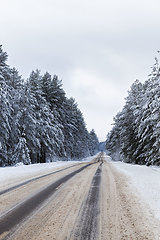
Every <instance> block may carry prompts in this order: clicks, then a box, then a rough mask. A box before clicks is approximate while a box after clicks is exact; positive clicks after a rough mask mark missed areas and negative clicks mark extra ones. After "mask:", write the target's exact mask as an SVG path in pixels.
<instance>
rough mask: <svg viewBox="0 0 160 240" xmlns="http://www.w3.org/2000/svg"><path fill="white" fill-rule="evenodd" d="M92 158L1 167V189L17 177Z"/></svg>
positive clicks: (20, 177)
mask: <svg viewBox="0 0 160 240" xmlns="http://www.w3.org/2000/svg"><path fill="white" fill-rule="evenodd" d="M92 159H93V157H88V158H85V159H83V160H82V161H56V162H51V163H38V164H31V165H24V164H23V163H21V162H20V163H18V164H16V165H15V166H12V167H0V189H1V188H2V187H4V186H6V185H7V184H8V183H11V182H15V181H16V180H17V179H29V178H31V177H33V176H35V175H41V174H44V172H45V171H46V172H47V171H52V170H56V169H58V168H60V167H65V166H66V167H67V166H70V165H73V164H78V163H81V162H84V161H86V162H89V161H91V160H92Z"/></svg>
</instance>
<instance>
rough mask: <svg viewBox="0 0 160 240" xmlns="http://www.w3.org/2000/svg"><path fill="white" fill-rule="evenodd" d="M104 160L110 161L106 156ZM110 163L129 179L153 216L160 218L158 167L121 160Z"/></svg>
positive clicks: (159, 171) (159, 175) (159, 173)
mask: <svg viewBox="0 0 160 240" xmlns="http://www.w3.org/2000/svg"><path fill="white" fill-rule="evenodd" d="M106 160H108V161H111V159H110V157H107V156H106ZM111 163H112V164H113V165H114V166H115V167H116V169H118V170H119V171H121V172H122V173H124V174H125V175H126V176H128V177H129V179H130V184H132V186H133V188H136V190H137V192H138V193H139V197H140V198H141V199H142V200H143V201H144V202H145V203H147V205H149V206H150V208H151V209H152V211H153V213H154V215H155V217H157V218H158V219H160V167H154V166H150V167H147V166H139V165H133V164H127V163H123V162H119V161H118V162H114V161H111Z"/></svg>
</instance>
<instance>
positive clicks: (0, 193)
mask: <svg viewBox="0 0 160 240" xmlns="http://www.w3.org/2000/svg"><path fill="white" fill-rule="evenodd" d="M80 164H82V163H79V164H75V165H73V166H69V167H66V168H63V169H60V170H57V171H55V172H51V173H48V174H45V175H41V176H39V177H35V178H32V179H30V180H27V181H25V182H22V183H20V184H17V185H15V186H13V187H10V188H7V189H5V190H3V191H0V195H3V194H5V193H8V192H10V191H13V190H15V189H17V188H20V187H22V186H24V185H27V184H29V183H31V182H34V181H37V180H39V179H41V178H45V177H48V176H50V175H54V174H56V173H59V172H62V171H64V170H67V169H69V168H72V167H75V166H78V165H80Z"/></svg>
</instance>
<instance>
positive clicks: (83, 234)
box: [71, 162, 103, 240]
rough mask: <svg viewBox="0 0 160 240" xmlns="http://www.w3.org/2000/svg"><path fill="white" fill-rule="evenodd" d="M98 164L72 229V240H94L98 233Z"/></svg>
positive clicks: (99, 177) (99, 169) (99, 175)
mask: <svg viewBox="0 0 160 240" xmlns="http://www.w3.org/2000/svg"><path fill="white" fill-rule="evenodd" d="M102 164H103V162H101V163H100V165H99V167H98V169H97V171H96V173H95V175H94V177H93V180H92V183H91V187H90V190H89V193H88V196H87V199H86V201H85V202H84V203H83V205H82V208H81V210H80V212H79V217H78V219H77V224H76V226H75V227H74V230H73V233H72V234H71V235H72V238H73V239H74V240H84V239H85V240H96V239H97V236H98V233H99V216H100V204H99V200H100V184H101V171H102V170H101V168H102Z"/></svg>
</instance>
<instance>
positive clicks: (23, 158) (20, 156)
mask: <svg viewBox="0 0 160 240" xmlns="http://www.w3.org/2000/svg"><path fill="white" fill-rule="evenodd" d="M19 162H23V164H25V165H29V164H31V159H30V156H29V149H28V147H27V142H26V139H25V133H24V132H22V136H21V137H20V139H19V141H18V143H17V145H16V146H15V151H14V154H13V157H12V164H17V163H19Z"/></svg>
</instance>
